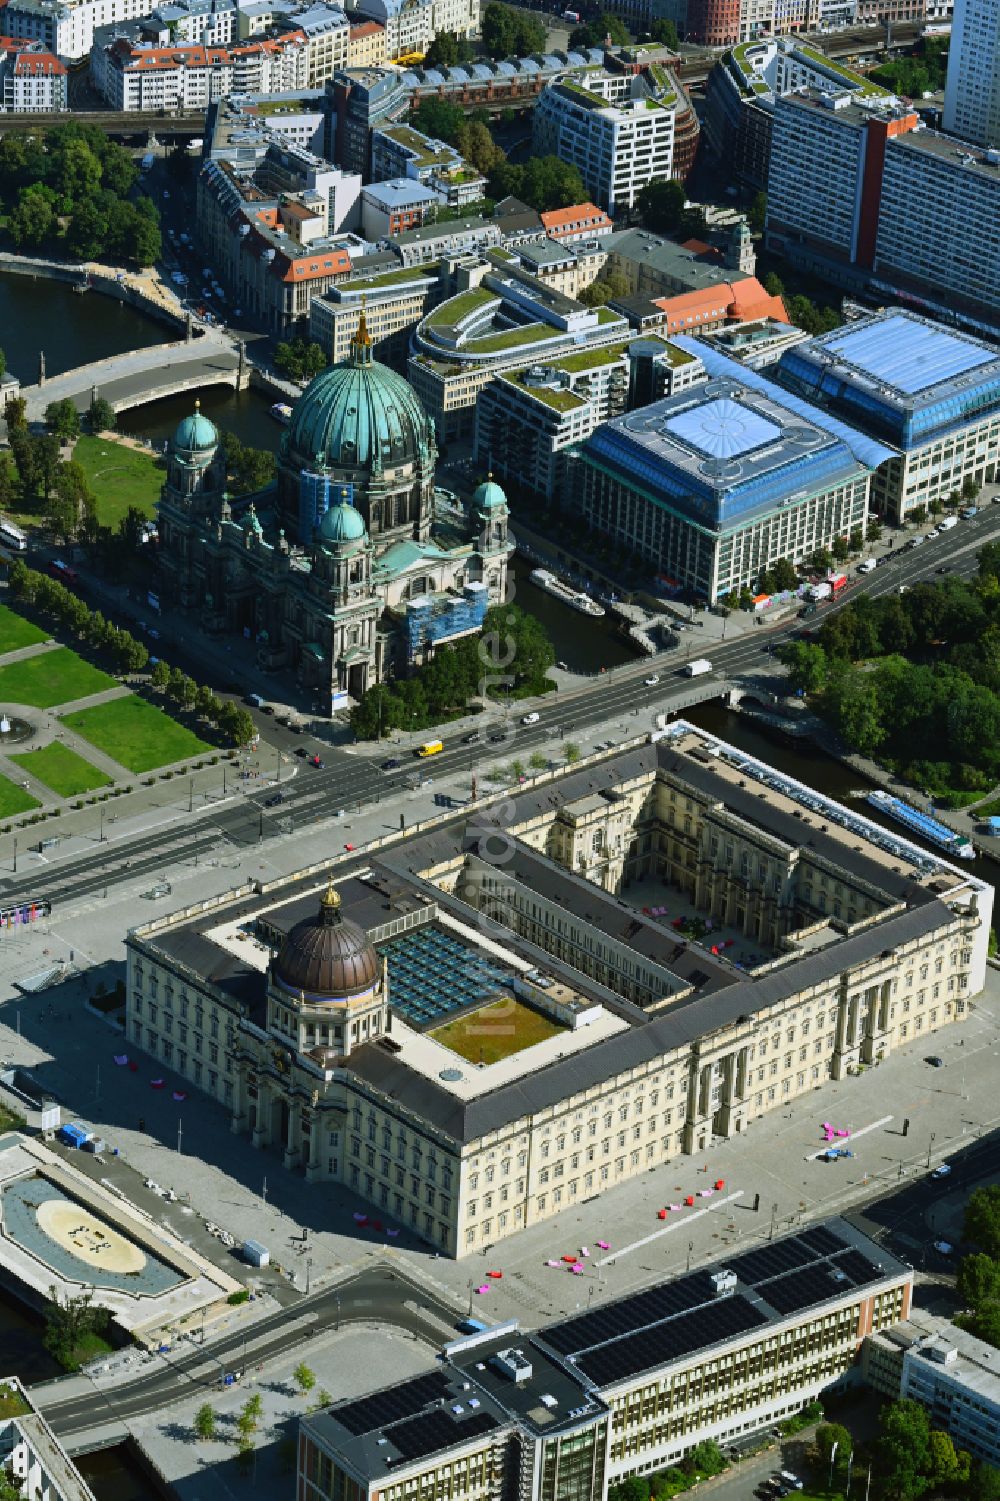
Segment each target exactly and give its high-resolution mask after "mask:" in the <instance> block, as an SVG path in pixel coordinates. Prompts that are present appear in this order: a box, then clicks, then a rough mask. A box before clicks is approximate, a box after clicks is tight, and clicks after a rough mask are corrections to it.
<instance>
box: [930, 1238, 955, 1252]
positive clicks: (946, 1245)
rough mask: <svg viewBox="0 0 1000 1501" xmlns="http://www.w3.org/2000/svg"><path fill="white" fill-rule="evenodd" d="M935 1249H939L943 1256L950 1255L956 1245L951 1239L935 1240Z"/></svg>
mask: <svg viewBox="0 0 1000 1501" xmlns="http://www.w3.org/2000/svg"><path fill="white" fill-rule="evenodd" d="M934 1249H935V1251H938V1252H939V1253H940V1254H941V1255H942V1256H950V1255H951V1253H952V1252H953V1251H954V1249H955V1247H954V1246H953V1245H952V1243H951V1241H950V1240H936V1241H935V1242H934Z"/></svg>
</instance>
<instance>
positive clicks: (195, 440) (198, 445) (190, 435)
mask: <svg viewBox="0 0 1000 1501" xmlns="http://www.w3.org/2000/svg"><path fill="white" fill-rule="evenodd" d="M218 444H219V431H218V428H217V427H216V426H215V423H214V422H209V420H208V418H207V417H203V416H202V415H201V402H200V401H196V402H195V404H194V411H193V412H192V413H191V416H190V417H185V418H184V419H183V421H181V422H180V423H178V426H177V431H176V432H175V433H174V447H175V448H181V449H183V450H184V452H185V453H205V452H208V451H209V450H214V449H215V448H217V447H218Z"/></svg>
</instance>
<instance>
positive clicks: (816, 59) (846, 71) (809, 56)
mask: <svg viewBox="0 0 1000 1501" xmlns="http://www.w3.org/2000/svg"><path fill="white" fill-rule="evenodd" d="M795 50H796V52H799V53H801V55H802V56H803V57H804V58H806V60H807V61H808V62H811V63H813V64H814V65H815V66H817V67H821V68H824V69H825V70H826V71H827V72H828V73H834V74H836V76H837V77H838V78H842V79H843V80H844V81H845V83H848V84H850V85H851V87H852V88H853V89H854V90H855V91H856V92H857V93H859V94H864V95H865V96H866V97H867V98H869V99H877V98H879V96H882V97H884V98H888V97H889V90H888V89H884V88H883V87H882V86H881V84H878V83H872V82H871V81H870V80H869V79H867V78H866V77H865V75H864V74H863V73H856V72H855V71H854V69H853V68H845V67H844V66H843V65H842V64H841V63H838V62H834V60H833V58H832V57H827V55H826V53H825V52H817V50H816V48H815V47H807V46H805V45H804V44H803V43H801V42H797V43H796V45H795Z"/></svg>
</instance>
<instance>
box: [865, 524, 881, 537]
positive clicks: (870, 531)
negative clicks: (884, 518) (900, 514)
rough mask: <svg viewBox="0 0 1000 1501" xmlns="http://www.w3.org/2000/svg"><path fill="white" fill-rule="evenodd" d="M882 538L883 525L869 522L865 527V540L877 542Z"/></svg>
mask: <svg viewBox="0 0 1000 1501" xmlns="http://www.w3.org/2000/svg"><path fill="white" fill-rule="evenodd" d="M881 536H882V523H881V522H880V521H875V520H872V521H869V523H868V525H867V526H866V527H865V540H866V541H867V542H877V541H878V540H879V538H880V537H881Z"/></svg>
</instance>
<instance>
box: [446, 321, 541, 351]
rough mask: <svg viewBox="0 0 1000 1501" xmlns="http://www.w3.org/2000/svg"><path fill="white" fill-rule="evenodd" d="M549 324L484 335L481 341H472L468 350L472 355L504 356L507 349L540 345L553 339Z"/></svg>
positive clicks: (509, 329)
mask: <svg viewBox="0 0 1000 1501" xmlns="http://www.w3.org/2000/svg"><path fill="white" fill-rule="evenodd" d="M552 332H553V331H552V329H551V328H550V327H549V325H548V324H547V323H527V324H525V325H524V326H523V327H521V328H508V329H506V330H505V331H504V332H503V333H500V334H484V335H483V337H482V338H481V339H470V340H469V342H468V344H467V345H466V348H467V349H468V350H469V352H470V353H471V354H502V353H503V351H504V350H505V349H517V348H518V346H519V345H521V344H538V343H540V342H541V340H542V339H549V338H551V337H552Z"/></svg>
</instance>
